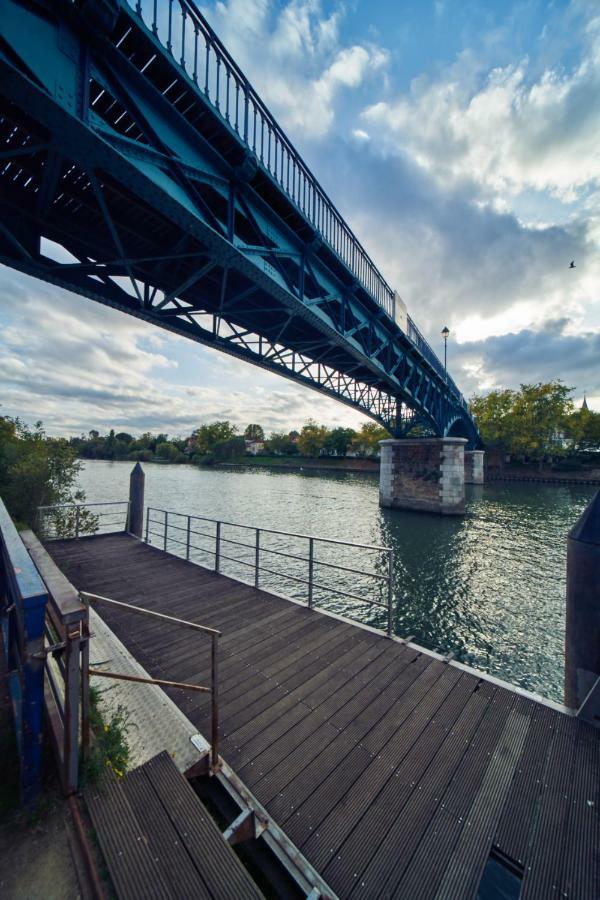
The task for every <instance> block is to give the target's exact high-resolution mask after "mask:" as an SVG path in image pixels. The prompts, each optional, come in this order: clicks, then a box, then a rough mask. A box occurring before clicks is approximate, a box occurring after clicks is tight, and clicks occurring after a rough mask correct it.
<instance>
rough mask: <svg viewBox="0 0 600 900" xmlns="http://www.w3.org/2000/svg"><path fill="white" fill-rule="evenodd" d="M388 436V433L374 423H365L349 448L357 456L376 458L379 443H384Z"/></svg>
mask: <svg viewBox="0 0 600 900" xmlns="http://www.w3.org/2000/svg"><path fill="white" fill-rule="evenodd" d="M389 436H390V433H389V431H386V429H385V428H383V427H382V426H381V425H378V424H377V423H376V422H365V424H364V425H363V426H362V428H361V429H360V431H359V432H358V434H355V436H354V437H353V439H352V443H351V445H350V446H351V448H352V450H353V451H354V453H356V455H357V456H377V454H378V453H379V441H385V440H387V439H388V438H389Z"/></svg>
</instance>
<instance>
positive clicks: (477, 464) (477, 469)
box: [465, 450, 485, 484]
mask: <svg viewBox="0 0 600 900" xmlns="http://www.w3.org/2000/svg"><path fill="white" fill-rule="evenodd" d="M484 456H485V453H484V451H483V450H465V484H483V481H484V478H483V457H484Z"/></svg>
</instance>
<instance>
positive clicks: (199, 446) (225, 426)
mask: <svg viewBox="0 0 600 900" xmlns="http://www.w3.org/2000/svg"><path fill="white" fill-rule="evenodd" d="M236 432H237V428H236V426H235V425H232V424H231V422H227V421H221V422H211V423H210V424H208V425H201V426H200V428H197V429H196V430H195V431H194V432H193V434H192V436H191V438H190V440H189V447H190V451H191V452H192V453H193V454H200V455H201V456H204V455H207V454H209V453H212V452H213V450H214V448H215V446H216V445H217V444H218V443H220V442H221V441H229V440H231V438H232V437H235V435H236Z"/></svg>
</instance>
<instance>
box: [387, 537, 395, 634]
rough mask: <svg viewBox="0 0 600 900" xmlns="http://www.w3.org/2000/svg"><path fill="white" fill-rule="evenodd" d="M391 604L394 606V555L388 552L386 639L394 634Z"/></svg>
mask: <svg viewBox="0 0 600 900" xmlns="http://www.w3.org/2000/svg"><path fill="white" fill-rule="evenodd" d="M393 604H394V553H393V551H392V550H388V598H387V614H388V623H387V633H388V637H391V636H392V634H393V633H394V630H393V621H392V615H393Z"/></svg>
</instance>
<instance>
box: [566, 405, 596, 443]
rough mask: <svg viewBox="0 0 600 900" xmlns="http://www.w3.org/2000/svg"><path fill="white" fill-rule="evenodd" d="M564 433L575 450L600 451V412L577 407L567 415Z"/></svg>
mask: <svg viewBox="0 0 600 900" xmlns="http://www.w3.org/2000/svg"><path fill="white" fill-rule="evenodd" d="M565 434H566V435H567V437H568V438H569V439H570V440H571V442H572V444H573V447H574V449H575V450H586V451H588V450H594V451H600V413H597V412H593V411H592V410H590V409H577V410H575V412H572V413H571V415H570V416H568V417H567V420H566V423H565Z"/></svg>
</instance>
